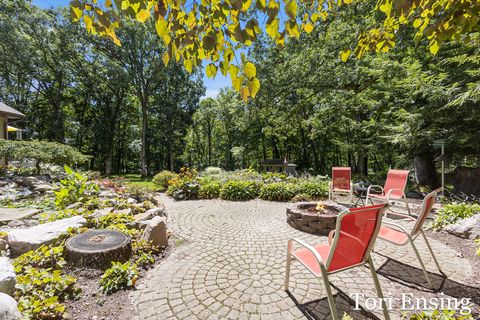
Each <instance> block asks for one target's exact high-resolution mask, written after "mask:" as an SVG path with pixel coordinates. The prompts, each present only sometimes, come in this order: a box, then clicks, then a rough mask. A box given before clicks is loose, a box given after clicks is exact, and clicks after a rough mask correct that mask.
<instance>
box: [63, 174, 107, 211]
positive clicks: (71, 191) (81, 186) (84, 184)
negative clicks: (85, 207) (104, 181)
mask: <svg viewBox="0 0 480 320" xmlns="http://www.w3.org/2000/svg"><path fill="white" fill-rule="evenodd" d="M64 168H65V172H66V173H67V176H66V177H65V178H64V179H62V180H60V190H58V191H55V192H54V193H55V205H56V206H57V207H59V208H65V207H66V206H68V205H70V204H72V203H75V202H85V201H87V200H88V199H89V197H90V196H92V195H93V194H94V193H96V192H98V186H97V184H96V183H94V182H93V181H88V179H87V178H86V177H84V176H82V175H81V174H80V173H78V172H74V171H73V170H72V169H70V167H68V166H67V165H65V167H64Z"/></svg>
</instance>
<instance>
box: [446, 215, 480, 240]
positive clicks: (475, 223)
mask: <svg viewBox="0 0 480 320" xmlns="http://www.w3.org/2000/svg"><path fill="white" fill-rule="evenodd" d="M445 231H447V232H448V233H451V234H453V235H455V236H457V237H461V238H466V239H472V240H474V239H479V238H480V213H478V214H476V215H474V216H472V217H470V218H465V219H462V220H460V221H457V222H456V223H454V224H450V225H448V226H446V227H445Z"/></svg>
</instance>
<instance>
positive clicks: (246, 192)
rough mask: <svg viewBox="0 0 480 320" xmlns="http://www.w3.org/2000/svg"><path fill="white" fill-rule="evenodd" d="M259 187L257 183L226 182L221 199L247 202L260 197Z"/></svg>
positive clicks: (221, 192)
mask: <svg viewBox="0 0 480 320" xmlns="http://www.w3.org/2000/svg"><path fill="white" fill-rule="evenodd" d="M258 193H259V187H258V184H257V183H256V182H253V181H242V180H230V181H228V182H226V183H225V184H224V185H223V186H222V189H221V191H220V198H222V199H224V200H232V201H246V200H251V199H255V198H256V197H257V196H258Z"/></svg>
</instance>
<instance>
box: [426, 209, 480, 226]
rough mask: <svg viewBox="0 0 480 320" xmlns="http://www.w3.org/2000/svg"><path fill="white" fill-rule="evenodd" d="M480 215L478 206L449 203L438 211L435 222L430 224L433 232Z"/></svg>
mask: <svg viewBox="0 0 480 320" xmlns="http://www.w3.org/2000/svg"><path fill="white" fill-rule="evenodd" d="M477 213H480V205H479V204H469V203H450V204H446V205H445V206H443V207H442V208H441V209H440V210H438V213H437V215H436V216H435V220H434V221H433V222H432V223H431V224H430V228H432V229H433V230H440V229H442V228H443V227H445V226H447V225H449V224H452V223H455V222H457V221H459V220H461V219H465V218H469V217H471V216H473V215H475V214H477Z"/></svg>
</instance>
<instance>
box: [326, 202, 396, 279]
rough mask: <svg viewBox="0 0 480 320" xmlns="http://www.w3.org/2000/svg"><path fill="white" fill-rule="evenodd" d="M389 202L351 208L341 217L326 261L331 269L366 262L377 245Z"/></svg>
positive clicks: (344, 267) (331, 270)
mask: <svg viewBox="0 0 480 320" xmlns="http://www.w3.org/2000/svg"><path fill="white" fill-rule="evenodd" d="M386 207H387V204H378V205H374V206H368V207H362V208H351V209H350V210H349V211H345V212H343V213H341V214H340V215H339V217H338V220H337V227H336V229H335V237H334V239H333V242H332V247H331V249H330V254H329V257H328V260H327V263H326V268H327V271H328V272H333V271H339V270H342V269H347V268H350V267H354V266H356V265H359V264H362V263H364V262H366V260H367V259H368V257H369V255H370V251H371V250H372V248H373V245H374V243H375V240H376V238H377V235H378V231H379V230H380V225H381V223H382V216H383V212H384V211H385V209H386Z"/></svg>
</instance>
